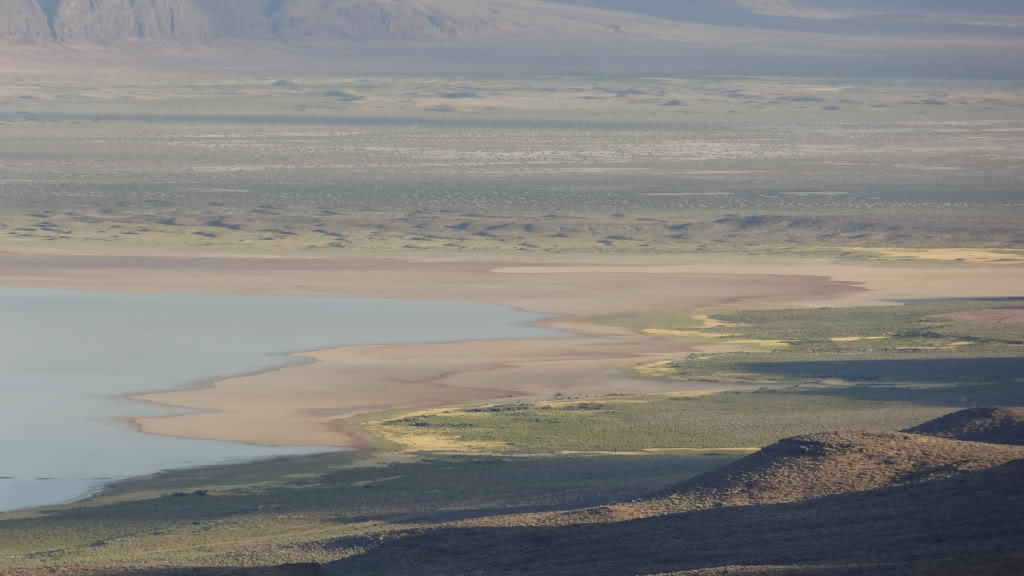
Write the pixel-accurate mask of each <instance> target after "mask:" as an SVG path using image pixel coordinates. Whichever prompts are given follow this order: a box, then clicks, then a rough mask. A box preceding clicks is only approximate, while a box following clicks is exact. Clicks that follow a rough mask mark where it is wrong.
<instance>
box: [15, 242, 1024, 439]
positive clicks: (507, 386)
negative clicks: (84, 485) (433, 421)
mask: <svg viewBox="0 0 1024 576" xmlns="http://www.w3.org/2000/svg"><path fill="white" fill-rule="evenodd" d="M0 286H18V287H40V288H62V289H78V290H98V291H129V292H170V293H224V294H263V295H294V296H332V297H372V298H400V299H427V300H448V301H467V302H482V303H491V304H501V305H506V306H514V307H518V308H523V309H526V310H530V311H535V312H543V313H547V314H551V315H553V318H552V319H550V320H546V321H544V322H545V324H546V325H549V326H551V327H554V328H559V329H561V330H564V331H566V332H568V333H570V335H568V336H567V337H564V338H556V339H544V340H517V341H473V342H451V343H441V344H436V343H435V344H400V345H385V346H357V347H349V348H338V349H329V350H321V351H316V352H309V353H303V354H301V356H305V357H308V358H309V359H311V360H314V362H310V363H304V364H301V365H296V366H291V367H287V368H283V369H279V370H275V371H270V372H264V373H259V374H252V375H246V376H241V377H235V378H229V379H225V380H221V381H218V382H215V383H214V384H212V385H210V386H207V387H203V388H198V389H190V390H180V391H171V392H163V393H155V394H147V395H144V396H141V397H140V398H142V399H145V400H148V401H153V402H159V403H163V404H169V405H174V406H181V407H188V408H194V409H199V410H203V411H204V412H203V413H198V414H190V415H184V416H173V417H163V418H142V419H138V421H137V423H138V425H139V426H140V427H141V428H142V429H143V430H144V431H146V432H151V433H156V434H165V435H173V436H182V437H190V438H203V439H218V440H234V441H242V442H250V443H257V444H267V445H279V446H288V445H329V446H353V445H355V446H358V445H359V444H360V438H359V437H358V435H354V434H353V433H352V432H351V430H349V429H346V427H344V426H338V425H337V421H338V420H339V419H342V418H346V417H350V416H356V415H360V414H367V413H373V412H380V411H386V410H393V409H399V408H402V409H404V408H409V409H416V408H429V407H437V406H449V405H457V404H461V403H466V402H486V401H499V400H501V399H508V398H530V397H545V396H552V395H554V394H556V393H562V394H569V395H575V394H580V395H597V394H608V393H635V392H664V391H669V390H678V389H685V388H687V387H688V388H692V389H697V388H699V387H701V386H703V387H710V386H713V385H711V384H699V383H678V382H664V381H657V380H646V379H633V378H629V377H627V376H625V375H624V374H623V373H622V370H621V369H622V368H624V367H628V366H630V365H633V364H638V363H641V362H649V361H656V360H659V359H669V358H678V357H680V356H682V355H685V354H686V353H687V352H689V351H690V350H692V349H693V345H692V344H690V343H687V342H680V341H674V340H670V339H665V338H659V337H656V336H652V335H649V334H643V333H641V332H639V331H637V330H634V329H631V328H629V327H627V325H628V324H629V322H628V321H626V320H625V319H634V320H635V319H637V318H651V317H657V315H668V314H679V313H685V312H687V311H693V312H694V313H698V312H699V311H703V310H709V309H716V308H717V309H722V308H737V307H747V308H751V307H766V306H771V307H778V306H807V305H822V304H829V305H853V304H860V303H867V302H881V301H884V300H889V299H901V298H938V297H982V296H987V297H992V296H1015V295H1016V296H1020V295H1022V294H1021V288H1020V287H1021V286H1024V267H1021V266H985V265H976V266H967V265H944V266H940V265H929V264H918V263H910V264H896V263H886V262H883V263H844V262H838V261H831V260H811V259H801V260H795V259H793V260H783V259H778V260H773V259H768V258H758V259H753V258H743V257H716V258H714V259H711V258H708V257H701V256H677V257H640V258H637V257H630V258H621V257H584V258H565V257H550V258H538V257H536V256H533V257H529V256H525V257H522V258H490V259H485V258H433V259H425V260H402V259H383V258H380V259H372V258H359V259H349V260H333V259H298V258H259V259H256V258H220V257H208V258H203V257H159V256H107V255H104V256H88V255H57V254H50V255H41V254H16V253H6V254H0Z"/></svg>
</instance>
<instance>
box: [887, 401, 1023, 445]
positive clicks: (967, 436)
mask: <svg viewBox="0 0 1024 576" xmlns="http://www.w3.org/2000/svg"><path fill="white" fill-rule="evenodd" d="M906 432H910V433H912V434H927V435H929V436H937V437H940V438H952V439H955V440H967V441H971V442H989V443H992V444H1014V445H1017V446H1024V408H1000V407H997V408H970V409H967V410H961V411H959V412H954V413H952V414H947V415H945V416H943V417H941V418H936V419H935V420H931V421H928V422H925V423H924V424H921V425H919V426H914V427H913V428H908V429H907V430H906Z"/></svg>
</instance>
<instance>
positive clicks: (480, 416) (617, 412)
mask: <svg viewBox="0 0 1024 576" xmlns="http://www.w3.org/2000/svg"><path fill="white" fill-rule="evenodd" d="M520 406H521V405H520ZM948 411H949V410H948V409H946V408H941V407H936V406H919V405H914V404H911V403H906V402H886V401H873V400H861V399H856V398H845V397H835V396H831V397H830V396H826V395H811V394H805V393H803V392H802V391H800V390H797V389H793V390H786V391H781V390H768V389H765V390H759V391H734V392H725V393H720V394H712V395H708V396H695V397H689V396H647V397H628V396H627V397H608V398H602V399H600V400H599V401H593V402H559V403H541V404H532V405H529V406H528V407H525V408H520V409H517V410H496V411H493V412H484V413H481V412H480V409H469V410H452V411H449V412H443V413H439V414H431V415H427V416H414V417H409V418H402V419H397V420H391V421H389V422H386V423H385V425H386V426H391V427H398V428H404V429H406V430H407V429H408V428H414V429H417V430H423V431H424V432H425V433H430V434H441V435H444V436H448V437H450V438H452V439H455V440H461V441H466V442H470V443H495V445H499V446H504V447H505V448H504V450H505V451H507V452H512V453H551V452H562V451H583V452H587V451H611V452H628V451H641V450H657V449H672V448H693V449H719V448H747V447H758V446H764V445H766V444H771V443H772V442H775V441H777V440H779V439H780V438H785V437H787V436H795V435H798V434H807V433H811V432H820V431H822V430H849V429H864V428H877V429H887V430H899V429H901V428H906V427H908V426H912V425H914V424H915V423H919V422H923V421H925V420H929V419H931V418H934V417H936V416H940V415H942V414H945V413H946V412H948ZM406 430H403V432H404V431H406ZM498 450H501V449H498Z"/></svg>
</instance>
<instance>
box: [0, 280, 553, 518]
mask: <svg viewBox="0 0 1024 576" xmlns="http://www.w3.org/2000/svg"><path fill="white" fill-rule="evenodd" d="M543 317H544V316H543V315H541V314H534V313H530V312H524V311H520V310H515V309H512V308H506V307H502V306H492V305H486V304H472V303H457V302H432V301H404V300H374V299H343V298H297V297H279V296H238V295H189V294H135V293H101V292H78V291H61V290H42V289H21V288H0V393H2V396H0V447H2V452H0V453H2V455H3V456H2V457H3V459H2V461H0V511H4V510H14V509H18V508H25V507H31V506H40V505H46V504H56V503H61V502H67V501H72V500H75V499H78V498H82V497H85V496H87V495H89V494H90V493H92V492H95V491H96V490H97V489H98V488H100V487H102V485H103V484H104V483H106V482H110V481H112V480H117V479H123V478H127V477H132V476H140V475H145V474H152V473H155V472H158V471H161V470H167V469H174V468H184V467H193V466H204V465H212V464H224V463H231V462H241V461H249V460H255V459H261V458H269V457H277V456H287V455H302V454H312V453H322V452H326V451H332V450H335V449H334V448H325V447H317V446H309V447H302V448H280V447H267V446H254V445H247V444H240V443H232V442H215V441H206V440H191V439H182V438H171V437H164V436H154V435H149V434H143V433H141V432H138V431H136V430H135V429H134V428H133V427H132V426H131V424H130V420H129V419H130V418H132V417H137V416H152V415H161V414H175V413H181V411H179V410H176V409H174V408H170V407H163V406H158V405H155V404H150V403H146V402H141V401H135V400H131V399H129V398H127V397H126V396H127V395H129V394H134V393H142V392H152V391H159V390H173V389H180V388H186V387H190V386H196V385H201V384H203V383H206V382H209V381H211V380H214V379H219V378H224V377H228V376H234V375H238V374H242V373H246V372H252V371H256V370H265V369H270V368H275V367H280V366H284V365H287V364H290V363H297V362H299V361H300V359H296V358H293V357H288V356H285V355H283V353H286V352H296V351H306V350H315V349H320V348H332V347H339V346H353V345H365V344H392V343H395V344H397V343H412V342H445V341H452V340H482V339H512V338H540V337H551V336H557V335H560V333H558V332H556V331H553V330H547V329H543V328H539V327H535V326H532V325H531V322H534V321H536V320H539V319H541V318H543ZM343 386H344V383H343V382H341V383H339V387H343Z"/></svg>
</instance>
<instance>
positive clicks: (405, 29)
mask: <svg viewBox="0 0 1024 576" xmlns="http://www.w3.org/2000/svg"><path fill="white" fill-rule="evenodd" d="M25 47H29V48H32V49H33V51H32V54H33V55H35V56H37V57H38V56H39V55H40V54H45V53H46V50H52V51H54V52H53V53H54V54H58V55H60V56H61V58H63V59H66V58H68V57H69V54H70V55H74V54H81V53H82V51H83V50H84V49H89V54H90V58H96V57H97V54H102V55H103V56H104V57H119V56H125V57H132V58H138V57H143V56H145V57H152V56H153V55H154V54H159V55H160V56H161V57H163V58H166V57H167V54H168V53H170V52H173V53H175V54H178V55H180V53H181V52H182V50H184V51H186V52H188V51H192V53H194V52H196V51H200V52H202V58H204V59H207V60H211V61H216V60H217V58H218V56H219V57H220V58H222V59H224V60H225V61H231V62H232V63H233V64H234V65H244V64H245V63H247V62H252V63H258V64H260V65H266V64H268V63H269V62H275V61H279V62H289V63H290V64H289V66H291V67H293V66H295V65H296V64H297V63H298V62H301V63H302V65H304V66H308V67H317V66H319V67H323V66H329V67H335V68H336V67H353V66H355V67H362V68H364V69H367V70H377V69H383V70H404V71H417V70H422V69H423V68H424V67H426V68H428V69H446V70H454V71H473V72H481V71H488V72H492V71H518V72H522V71H548V72H550V71H587V72H595V71H609V72H622V71H636V72H648V71H686V72H705V73H805V72H829V73H836V72H840V73H842V72H846V73H851V74H864V73H873V72H879V73H907V72H912V73H978V72H987V73H1007V72H1008V71H1012V70H1019V69H1020V68H1021V67H1022V66H1024V64H1022V63H1021V62H1020V61H1019V60H1020V59H1019V58H1015V57H1014V55H1015V54H1019V53H1020V49H1024V8H1021V7H1019V6H1018V5H1017V3H1012V2H1007V1H1002V0H979V1H977V2H971V3H957V2H953V1H952V0H949V1H945V0H940V1H936V2H931V1H928V2H925V1H923V0H893V1H891V2H882V1H880V0H879V1H873V0H870V1H866V2H859V1H854V0H2V1H0V58H2V57H4V56H7V58H8V59H11V58H12V57H11V55H12V54H14V55H18V54H21V53H23V52H24V48H25ZM95 47H100V48H102V50H101V51H100V52H96V51H95V50H93V48H95ZM39 48H43V49H45V50H43V51H42V52H40V50H38V49H39ZM168 49H171V50H168ZM68 50H71V52H68ZM193 57H195V56H194V55H193Z"/></svg>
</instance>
